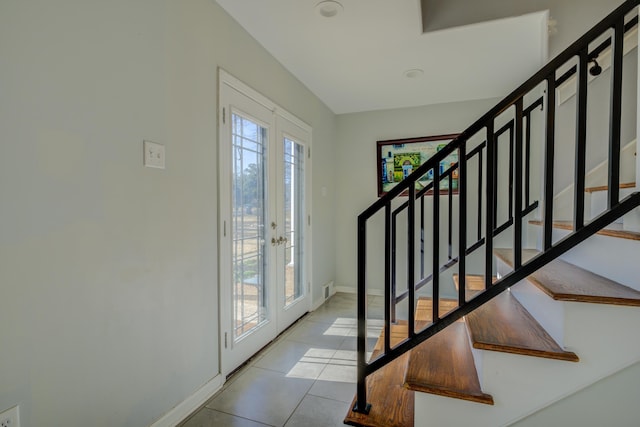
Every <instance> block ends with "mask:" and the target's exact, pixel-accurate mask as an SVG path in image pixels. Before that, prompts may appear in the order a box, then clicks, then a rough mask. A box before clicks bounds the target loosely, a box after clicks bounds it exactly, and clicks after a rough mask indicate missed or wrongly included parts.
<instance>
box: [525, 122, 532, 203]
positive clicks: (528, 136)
mask: <svg viewBox="0 0 640 427" xmlns="http://www.w3.org/2000/svg"><path fill="white" fill-rule="evenodd" d="M524 158H525V162H524V179H525V184H524V205H525V206H526V207H529V206H531V188H530V187H531V186H530V179H531V111H527V127H526V137H525V151H524Z"/></svg>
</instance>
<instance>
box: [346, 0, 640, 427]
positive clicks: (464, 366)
mask: <svg viewBox="0 0 640 427" xmlns="http://www.w3.org/2000/svg"><path fill="white" fill-rule="evenodd" d="M639 1H640V0H628V1H627V2H625V3H624V4H623V5H621V6H620V7H619V8H618V9H616V10H615V11H614V12H612V13H611V14H610V15H609V16H607V17H606V18H605V19H603V20H602V21H601V22H600V23H599V24H597V25H596V26H595V27H594V28H593V29H591V30H590V31H589V32H588V33H587V34H585V35H584V36H583V37H581V38H580V39H579V40H578V41H576V42H575V43H574V44H573V45H571V46H570V47H569V48H567V50H566V51H564V52H563V53H561V54H560V55H558V57H556V58H555V59H554V60H553V61H551V62H550V63H549V64H547V66H545V67H544V68H543V69H541V70H540V71H539V72H538V73H536V74H535V75H534V76H533V77H532V78H531V79H529V80H528V81H527V82H525V83H523V84H522V85H521V86H520V87H519V88H518V89H516V90H515V91H514V92H513V93H511V94H510V95H509V96H507V97H506V98H505V99H504V100H503V101H501V102H500V103H499V104H498V105H497V106H496V107H494V108H493V109H492V110H490V111H489V112H487V113H486V114H485V115H484V116H483V117H481V118H480V119H479V120H478V121H477V122H475V123H474V124H472V125H471V126H470V127H469V128H468V129H467V130H465V131H464V132H462V133H461V134H460V135H459V136H458V137H457V138H455V139H454V140H453V141H452V142H451V143H450V144H449V145H448V146H447V147H445V148H443V149H442V150H440V151H439V152H438V153H436V154H435V155H434V156H433V157H432V158H431V159H429V160H428V161H426V162H425V163H424V164H423V165H422V166H420V167H419V168H417V169H416V170H415V171H414V172H413V173H412V174H411V175H410V176H409V177H407V178H406V179H405V180H403V181H402V182H401V183H399V184H398V185H397V186H396V187H394V188H393V189H392V190H390V191H389V192H388V193H387V194H386V195H385V196H383V197H382V198H380V199H379V200H377V201H376V202H375V203H373V204H372V205H371V206H370V207H369V208H368V209H366V210H365V211H364V212H363V213H362V214H361V215H360V216H359V217H358V385H357V394H356V396H355V398H354V402H353V409H352V410H351V411H349V413H347V415H346V418H345V424H349V425H354V426H368V427H377V426H414V425H415V426H445V425H446V426H463V425H469V424H471V423H474V424H476V425H483V426H502V425H512V424H514V423H517V422H518V421H519V420H522V419H523V418H525V417H527V416H528V415H530V414H532V413H535V412H536V411H539V410H541V409H543V408H545V407H547V406H549V405H551V404H553V403H554V402H557V401H559V400H561V399H563V398H564V397H567V396H570V395H572V394H574V393H576V392H578V391H580V390H582V389H584V388H586V387H589V386H590V385H592V384H594V383H596V382H597V381H599V380H601V379H603V378H606V377H608V376H610V375H612V374H613V373H615V372H618V371H620V370H622V369H624V368H626V367H629V366H631V365H633V364H635V363H638V362H640V340H638V339H637V338H635V337H636V336H637V328H638V325H640V281H639V280H638V277H640V255H639V254H640V232H637V231H630V230H628V229H627V228H628V227H626V226H625V220H624V218H625V215H627V214H629V213H630V212H634V215H637V214H636V213H635V212H637V211H638V209H640V208H639V207H640V192H638V191H637V187H636V184H635V183H634V182H628V181H623V180H624V179H627V177H628V175H629V174H628V173H626V172H627V171H625V173H621V160H620V153H621V151H622V148H621V133H622V132H621V129H622V127H623V126H624V123H623V119H622V117H623V111H622V102H621V98H622V90H623V60H624V58H623V50H624V46H623V40H624V35H625V33H626V32H627V31H629V30H630V29H632V28H634V27H636V26H637V22H638V18H637V6H638V3H639ZM605 51H606V52H607V53H608V52H610V53H611V58H612V60H611V70H610V82H611V83H610V92H611V96H610V99H609V100H608V101H607V102H608V103H609V106H608V107H607V108H608V111H609V125H610V131H609V141H608V145H609V155H608V158H607V159H606V160H605V163H606V165H605V168H606V177H607V179H606V182H604V183H602V185H598V186H594V187H587V186H586V183H587V182H588V180H587V177H589V176H590V172H589V171H587V170H586V165H587V162H586V159H587V157H588V156H589V152H590V151H589V150H590V145H589V144H588V143H587V127H588V126H587V125H588V123H587V117H588V110H589V108H590V105H591V104H592V103H588V102H587V99H588V93H589V87H590V85H591V84H593V82H592V83H588V81H589V79H588V71H589V64H590V63H591V62H592V61H593V60H594V59H596V58H597V57H598V55H600V54H603V52H605ZM574 76H575V80H576V102H575V113H574V114H575V117H576V132H575V142H572V143H573V144H574V146H575V148H574V149H575V159H571V163H573V164H572V165H571V167H572V168H573V169H574V171H573V176H574V181H573V183H572V184H571V188H570V192H571V196H572V197H571V198H572V199H573V203H572V205H571V209H570V213H569V215H568V216H569V217H568V218H567V217H564V216H562V215H560V214H559V213H558V209H557V208H555V209H554V201H556V200H555V198H554V197H553V195H554V194H557V191H554V170H555V169H556V168H558V167H566V163H567V161H566V159H562V162H561V163H559V162H558V159H555V158H554V153H555V149H556V141H555V139H556V126H557V117H558V114H559V110H560V108H561V107H559V106H557V105H556V89H557V88H558V86H560V85H561V84H563V83H564V82H566V81H567V80H568V79H569V78H573V77H574ZM632 78H634V79H635V78H637V76H632ZM596 80H597V79H596ZM594 81H595V80H594ZM536 129H538V130H539V131H538V132H536ZM558 143H560V142H558ZM624 149H625V150H626V149H627V148H626V147H625V148H624ZM454 151H457V153H458V159H459V160H458V163H457V164H454V165H451V166H450V167H449V168H448V169H447V168H446V167H442V166H441V165H440V163H441V161H442V160H443V159H445V158H446V157H447V156H448V155H449V154H451V153H453V152H454ZM537 151H539V152H541V153H542V154H541V155H540V156H539V161H537V160H536V159H537V157H536V156H535V154H532V153H536V152H537ZM559 165H562V166H559ZM454 175H455V176H457V177H458V180H459V181H458V186H457V188H458V190H457V192H455V191H454V190H453V187H454V186H452V185H445V186H440V183H441V182H442V181H445V182H448V183H450V182H451V179H452V178H451V177H452V176H454ZM633 175H635V173H634V174H633ZM425 177H429V179H431V178H432V181H430V182H429V183H428V184H427V185H425V184H424V183H425ZM418 188H420V189H419V190H418ZM546 195H549V196H546ZM556 202H557V201H556ZM634 210H635V211H634ZM369 222H372V223H374V224H375V225H374V226H370V227H369V228H368V225H369ZM381 224H382V225H383V228H384V232H383V233H381V232H380V231H379V230H376V231H375V232H372V231H371V229H373V227H377V228H379V227H380V226H381ZM376 239H378V240H376ZM379 239H382V240H381V241H380V240H379ZM380 248H383V249H382V250H381V249H380ZM381 260H382V265H384V273H383V276H382V277H372V274H371V270H372V268H371V265H372V264H378V263H380V261H381ZM399 260H401V261H399ZM372 280H377V281H381V282H382V283H383V284H384V289H385V314H384V326H383V328H382V331H381V333H380V336H379V338H378V340H377V342H376V343H375V345H374V346H373V348H369V346H368V344H367V321H368V316H367V299H366V295H367V288H368V283H369V282H370V281H372ZM629 337H633V338H631V339H630V338H629ZM370 351H373V353H372V356H371V357H370V359H369V360H366V355H367V352H370ZM638 391H640V385H639V386H638ZM636 411H637V410H636ZM614 425H615V424H614Z"/></svg>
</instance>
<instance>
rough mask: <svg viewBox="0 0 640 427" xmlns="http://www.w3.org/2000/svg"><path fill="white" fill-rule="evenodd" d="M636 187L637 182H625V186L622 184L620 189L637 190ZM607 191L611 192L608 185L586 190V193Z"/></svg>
mask: <svg viewBox="0 0 640 427" xmlns="http://www.w3.org/2000/svg"><path fill="white" fill-rule="evenodd" d="M635 187H636V183H635V182H625V183H623V184H620V187H619V188H635ZM607 190H609V186H608V185H601V186H598V187H587V188H585V189H584V191H585V193H595V192H597V191H607Z"/></svg>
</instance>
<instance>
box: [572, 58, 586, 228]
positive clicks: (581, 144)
mask: <svg viewBox="0 0 640 427" xmlns="http://www.w3.org/2000/svg"><path fill="white" fill-rule="evenodd" d="M578 61H579V62H578V88H577V92H578V93H577V95H576V96H577V98H576V99H577V101H576V102H577V108H576V165H575V185H574V187H575V188H574V190H575V193H574V195H573V196H574V197H573V226H574V230H580V229H581V228H582V227H584V186H585V179H586V177H585V169H586V165H585V163H586V158H587V83H588V80H587V79H588V77H587V68H588V63H589V57H588V52H587V49H586V48H585V49H582V50H581V51H580V55H578Z"/></svg>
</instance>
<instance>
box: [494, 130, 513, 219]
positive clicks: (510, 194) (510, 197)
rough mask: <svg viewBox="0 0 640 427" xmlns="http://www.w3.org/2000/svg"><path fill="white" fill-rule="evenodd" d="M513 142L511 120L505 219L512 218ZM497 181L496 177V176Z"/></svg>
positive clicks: (496, 196)
mask: <svg viewBox="0 0 640 427" xmlns="http://www.w3.org/2000/svg"><path fill="white" fill-rule="evenodd" d="M513 144H514V141H513V122H511V126H509V217H508V218H507V221H511V220H513ZM496 151H497V149H496ZM496 167H497V164H496ZM497 181H498V179H497V178H496V182H497ZM495 198H496V200H497V199H498V193H497V191H496V195H495Z"/></svg>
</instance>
